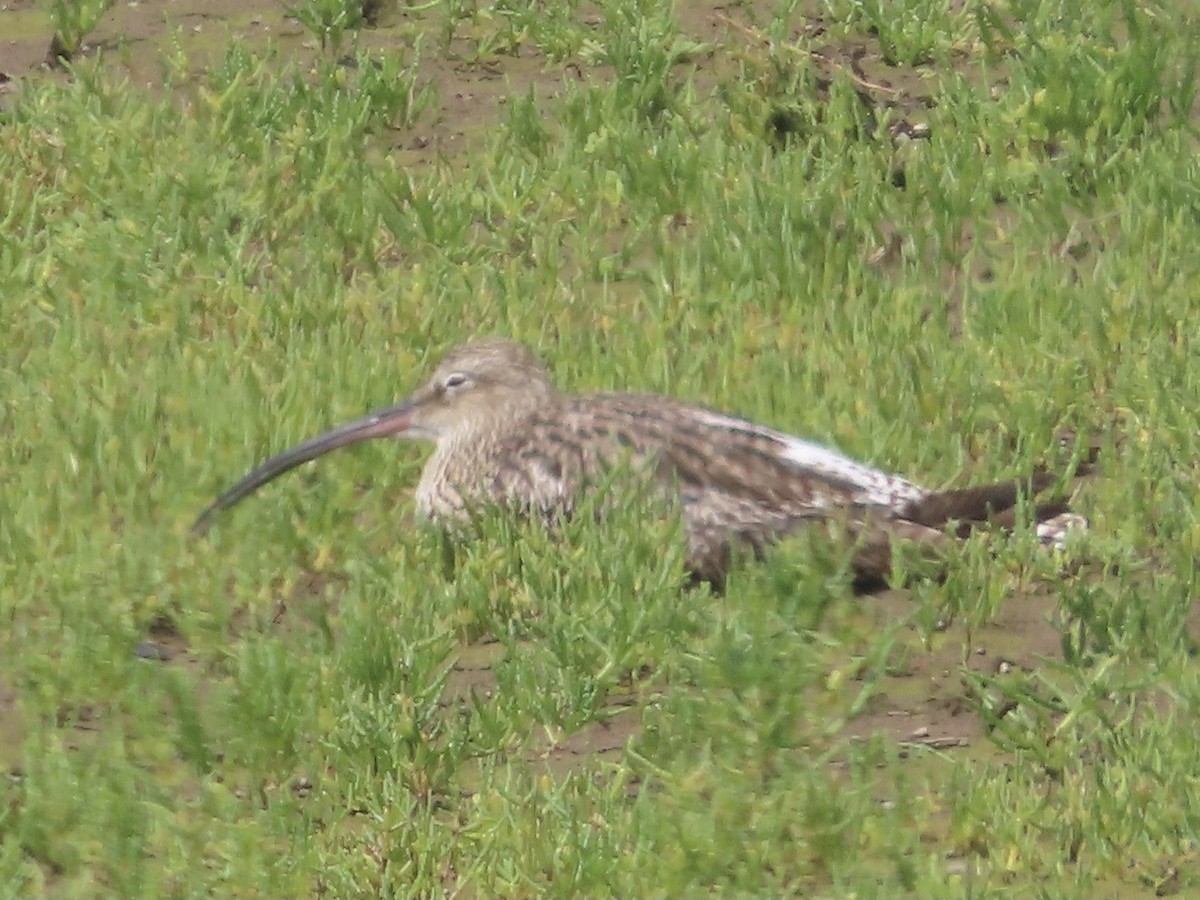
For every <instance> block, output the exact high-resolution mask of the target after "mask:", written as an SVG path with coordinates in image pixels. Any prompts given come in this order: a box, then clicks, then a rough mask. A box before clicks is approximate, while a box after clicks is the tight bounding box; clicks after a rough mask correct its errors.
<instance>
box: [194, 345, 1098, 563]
mask: <svg viewBox="0 0 1200 900" xmlns="http://www.w3.org/2000/svg"><path fill="white" fill-rule="evenodd" d="M389 435H395V436H398V437H407V438H417V439H424V440H428V441H432V442H433V443H434V451H433V454H432V456H431V457H430V458H429V461H428V463H427V464H426V466H425V470H424V472H423V474H422V476H421V480H420V483H419V485H418V486H417V495H416V500H417V508H418V510H419V511H420V512H421V513H423V514H424V515H425V516H427V517H428V518H430V519H433V520H435V521H442V522H454V521H459V520H463V519H466V518H468V516H469V514H470V512H471V511H473V510H475V509H477V508H478V507H479V506H480V505H486V504H497V505H500V506H504V507H509V508H516V509H518V510H520V511H521V512H523V513H526V514H532V515H544V516H551V517H552V516H555V515H561V514H569V513H570V512H571V510H572V509H573V508H574V506H575V504H576V503H577V501H578V500H579V499H580V498H581V497H582V496H583V494H584V492H586V491H588V490H589V489H590V488H593V487H596V486H597V485H600V484H607V485H608V486H609V487H608V489H610V490H611V489H618V490H619V489H621V486H622V485H624V484H627V483H628V482H629V481H631V480H637V481H639V482H640V483H641V484H644V485H646V486H648V487H649V488H650V490H651V491H652V492H654V494H655V496H657V497H658V498H660V499H661V500H662V502H663V503H664V505H665V506H666V507H668V508H670V509H674V510H678V511H679V513H681V514H682V516H683V520H684V525H685V530H686V533H687V540H688V565H689V568H690V569H691V570H692V572H693V573H694V574H695V575H696V576H697V577H699V578H702V579H706V580H709V581H713V582H715V583H718V584H719V583H721V582H722V581H723V579H724V575H725V571H726V568H727V566H728V563H729V560H730V558H731V555H732V551H733V550H734V549H735V548H739V547H740V548H745V549H748V550H749V551H751V552H752V553H754V554H756V555H757V554H761V553H762V552H763V551H764V550H765V549H766V548H767V547H768V546H770V545H771V544H772V543H773V542H775V541H776V540H778V539H779V538H781V537H784V536H786V535H788V534H790V533H793V532H795V531H796V530H797V529H798V528H799V527H801V526H802V525H804V524H805V523H811V522H814V521H821V522H828V521H833V522H835V523H837V524H838V525H839V527H842V528H844V529H846V530H847V531H848V532H849V533H850V534H852V535H853V536H855V537H856V538H857V539H858V541H859V545H858V546H859V551H858V554H857V555H856V557H855V568H856V570H857V572H858V574H859V575H860V576H861V577H863V578H867V579H877V578H881V577H884V576H885V575H886V573H887V571H888V567H889V566H890V559H891V553H890V546H891V541H892V539H893V538H894V537H897V536H898V537H902V538H904V539H908V540H916V541H920V542H924V543H931V544H936V543H940V542H943V541H945V540H948V539H950V538H949V537H948V534H949V532H950V531H952V530H953V529H951V528H948V526H949V525H951V523H955V528H956V529H957V531H958V533H960V534H964V533H966V531H968V530H969V529H970V527H971V526H972V525H973V524H977V523H980V522H985V521H989V522H997V523H999V524H1002V525H1009V526H1011V524H1012V520H1013V516H1014V510H1015V507H1016V504H1017V502H1018V499H1019V497H1020V496H1022V495H1025V496H1032V495H1034V494H1037V493H1038V492H1039V491H1041V490H1043V489H1044V488H1046V487H1048V486H1049V485H1051V484H1053V483H1054V482H1055V481H1056V479H1055V478H1054V477H1053V476H1050V475H1046V474H1039V475H1035V476H1033V477H1032V478H1029V479H1022V480H1016V481H1008V482H1003V483H1000V484H996V485H986V486H983V487H977V488H968V489H965V490H960V491H930V490H926V489H925V488H922V487H919V486H918V485H916V484H913V483H912V482H909V481H906V480H905V479H903V478H900V477H898V476H895V475H890V474H888V473H886V472H882V471H879V470H877V469H873V468H871V467H869V466H865V465H863V464H861V463H858V462H855V461H854V460H852V459H850V458H848V457H845V456H843V455H841V454H839V453H837V452H835V451H832V450H830V449H828V448H826V447H822V446H820V445H818V444H813V443H809V442H807V441H804V440H801V439H799V438H796V437H792V436H791V435H787V434H784V433H782V432H778V431H774V430H772V429H769V428H764V427H762V426H759V425H755V424H753V423H751V422H748V421H746V420H743V419H738V418H735V417H731V416H727V415H724V414H721V413H718V412H715V411H713V410H710V409H706V408H704V407H701V406H695V405H692V404H688V403H683V402H680V401H678V400H673V399H671V398H668V397H661V396H655V395H649V394H618V393H610V394H588V395H573V394H566V393H562V392H560V391H558V390H557V389H556V388H555V387H554V385H553V384H552V382H551V381H550V378H549V375H548V373H547V372H546V370H545V368H544V367H543V365H542V364H541V362H540V361H539V360H538V359H537V358H536V357H534V356H533V354H532V353H530V351H529V350H528V349H527V348H525V347H524V346H522V345H521V344H518V343H515V342H513V341H508V340H484V341H478V342H475V343H471V344H466V345H464V346H462V347H459V348H457V349H456V350H453V351H452V352H451V353H449V354H448V355H447V356H446V357H445V359H443V361H442V362H441V364H440V365H439V366H438V368H437V370H436V371H435V372H434V374H433V377H432V378H431V379H430V380H429V382H428V383H427V384H426V385H425V386H424V387H421V388H420V389H418V390H417V391H416V392H415V393H414V394H413V395H412V396H411V397H410V398H409V399H408V400H406V401H404V402H403V403H401V404H399V405H398V406H395V407H392V408H391V409H387V410H383V411H381V412H378V413H375V414H374V415H371V416H367V417H366V418H364V419H360V420H359V421H357V422H353V423H351V424H349V425H345V426H342V427H341V428H337V429H334V430H333V431H330V432H328V433H326V434H323V435H321V436H320V437H317V438H314V439H312V440H310V441H307V442H305V443H303V444H301V445H299V446H297V447H295V448H293V449H292V450H288V451H286V452H284V453H282V454H280V455H279V456H276V457H273V458H272V459H270V460H268V461H267V462H265V463H263V464H262V465H261V466H259V467H258V468H257V469H255V470H253V471H252V472H250V473H249V474H248V475H247V476H246V477H245V478H244V479H242V480H241V481H240V482H238V483H237V484H235V485H234V486H233V487H231V488H230V489H229V490H228V491H226V492H225V493H224V494H222V495H221V496H220V497H219V498H217V500H216V501H215V502H214V503H213V504H212V505H211V506H210V507H209V508H208V509H206V510H205V511H204V513H203V514H202V515H201V516H200V518H199V519H197V521H196V524H195V526H194V529H195V530H196V531H197V532H202V531H204V530H205V529H206V528H207V527H208V525H209V524H210V522H211V520H212V517H213V516H214V515H215V514H216V513H217V512H219V511H221V510H223V509H226V508H228V507H230V506H232V505H233V504H235V503H237V502H238V501H239V500H241V499H242V498H243V497H245V496H247V495H248V494H250V493H253V492H254V491H255V490H257V489H258V488H259V487H261V486H262V485H264V484H266V483H267V482H268V481H270V480H272V479H273V478H275V477H276V476H278V475H280V474H282V473H283V472H286V471H288V470H289V469H292V468H294V467H295V466H297V465H300V464H301V463H303V462H307V461H308V460H311V459H315V458H317V457H318V456H320V455H322V454H324V453H326V452H328V451H329V450H332V449H334V448H336V447H341V446H345V445H347V444H351V443H355V442H357V441H361V440H366V439H369V438H374V437H383V436H389ZM613 473H617V474H619V475H621V476H622V477H621V478H618V479H616V480H615V482H614V480H613V479H612V478H611V477H610V476H611V475H612V474H613ZM1037 513H1038V521H1039V525H1038V533H1039V535H1040V536H1041V537H1042V539H1043V540H1045V541H1046V542H1048V543H1051V542H1054V543H1057V542H1060V541H1061V540H1062V539H1063V537H1064V536H1065V533H1066V531H1067V530H1068V529H1069V528H1072V527H1077V526H1079V525H1082V524H1083V522H1082V520H1081V519H1079V517H1076V516H1072V515H1070V514H1067V513H1066V512H1065V507H1064V506H1063V505H1062V504H1054V505H1048V506H1043V507H1040V508H1038V510H1037Z"/></svg>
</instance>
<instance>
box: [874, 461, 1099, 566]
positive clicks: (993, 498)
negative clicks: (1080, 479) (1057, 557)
mask: <svg viewBox="0 0 1200 900" xmlns="http://www.w3.org/2000/svg"><path fill="white" fill-rule="evenodd" d="M1090 468H1091V467H1090V465H1087V464H1084V465H1080V466H1079V467H1077V468H1076V470H1075V471H1074V472H1073V473H1072V476H1071V477H1062V476H1059V475H1056V474H1055V473H1053V472H1045V471H1039V472H1035V473H1034V474H1032V475H1030V476H1028V477H1025V478H1011V479H1008V480H1006V481H999V482H996V483H994V484H984V485H976V486H974V487H968V488H959V489H957V490H947V491H931V492H930V493H928V494H926V495H925V496H923V497H921V498H919V499H916V500H912V501H909V502H908V503H907V504H906V505H905V506H904V507H902V508H901V509H900V510H899V511H898V513H897V517H896V519H894V520H892V521H890V522H887V523H876V525H877V527H875V528H873V529H870V530H868V531H866V532H864V533H860V534H859V540H860V543H859V547H858V550H857V551H856V555H855V557H854V569H855V571H856V574H857V576H858V578H859V579H860V580H861V581H862V582H863V583H864V584H868V585H869V584H874V583H879V582H881V581H882V580H884V579H886V577H887V573H888V571H889V569H890V562H891V551H892V543H893V541H894V540H896V539H897V538H900V539H903V540H906V541H910V542H916V543H920V544H923V545H926V546H927V547H929V548H931V549H932V548H935V547H938V546H944V544H945V542H946V541H947V539H948V535H957V536H958V537H959V538H965V537H967V535H969V534H970V533H971V532H972V531H973V530H975V529H976V528H980V527H991V528H999V529H1001V530H1006V531H1009V530H1012V529H1013V528H1015V527H1016V525H1017V510H1018V508H1019V506H1020V505H1021V503H1022V501H1023V500H1024V501H1026V502H1029V503H1031V504H1032V513H1033V521H1034V526H1035V528H1036V531H1037V536H1038V538H1039V539H1040V540H1041V541H1042V543H1044V544H1047V545H1049V546H1052V547H1057V548H1061V547H1062V546H1063V545H1064V544H1065V543H1066V540H1067V536H1068V535H1069V534H1071V533H1072V532H1076V531H1082V530H1086V529H1087V527H1088V521H1087V519H1086V518H1084V517H1083V516H1081V515H1078V514H1077V513H1073V512H1071V509H1070V504H1069V502H1068V499H1067V497H1066V496H1065V494H1064V493H1063V490H1062V489H1065V488H1069V486H1070V484H1071V483H1072V481H1073V476H1075V475H1084V474H1087V473H1088V471H1090ZM1051 488H1056V490H1055V491H1053V492H1050V489H1051ZM1044 493H1049V496H1047V497H1046V498H1039V495H1042V494H1044ZM949 539H950V540H952V539H953V538H949Z"/></svg>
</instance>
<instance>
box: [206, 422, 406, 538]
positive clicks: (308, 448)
mask: <svg viewBox="0 0 1200 900" xmlns="http://www.w3.org/2000/svg"><path fill="white" fill-rule="evenodd" d="M414 406H415V403H414V402H413V401H412V400H406V401H404V402H403V403H400V404H398V405H396V406H393V407H391V408H389V409H382V410H380V411H379V412H375V413H372V414H371V415H369V416H366V417H364V418H362V419H358V420H357V421H354V422H350V423H349V424H347V425H342V426H341V427H339V428H334V429H333V430H332V431H327V432H325V433H324V434H321V435H318V436H317V437H315V438H312V439H311V440H307V441H305V442H304V443H303V444H299V445H297V446H295V447H292V448H291V449H290V450H285V451H284V452H283V453H280V454H279V455H278V456H272V457H271V458H270V459H268V460H267V461H266V462H265V463H263V464H262V465H260V466H258V467H257V468H255V469H253V470H252V471H251V472H250V473H249V474H247V475H246V477H245V478H243V479H242V480H241V481H239V482H238V483H237V484H235V485H233V487H231V488H229V490H227V491H225V493H223V494H222V495H221V496H220V497H218V498H217V499H216V500H214V501H213V502H212V503H211V504H210V505H209V507H208V509H206V510H204V512H202V513H200V516H199V517H198V518H197V519H196V521H195V523H194V524H193V525H192V533H193V534H204V532H206V531H207V530H208V527H209V526H210V525H211V524H212V521H213V519H214V518H215V517H216V515H217V513H219V512H221V511H222V510H226V509H229V507H231V506H233V505H234V504H235V503H237V502H238V501H240V500H241V499H242V498H244V497H248V496H249V495H250V494H253V493H254V492H255V491H257V490H258V489H259V488H260V487H262V486H263V485H264V484H266V483H267V482H268V481H273V480H274V479H276V478H278V477H279V476H280V475H282V474H283V473H284V472H288V471H291V470H292V469H294V468H296V466H299V465H302V464H304V463H306V462H309V461H310V460H314V459H316V458H317V457H319V456H324V455H325V454H326V453H328V452H329V451H330V450H336V449H337V448H338V447H345V446H347V445H349V444H357V443H358V442H360V441H366V440H370V439H371V438H378V437H388V436H391V435H398V434H403V433H404V432H405V431H407V430H408V429H409V427H410V425H411V424H412V410H413V407H414Z"/></svg>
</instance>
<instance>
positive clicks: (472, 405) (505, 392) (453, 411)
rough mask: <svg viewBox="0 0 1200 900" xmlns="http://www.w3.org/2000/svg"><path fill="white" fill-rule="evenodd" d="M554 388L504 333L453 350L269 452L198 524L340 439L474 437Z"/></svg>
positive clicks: (201, 527)
mask: <svg viewBox="0 0 1200 900" xmlns="http://www.w3.org/2000/svg"><path fill="white" fill-rule="evenodd" d="M553 394H554V387H553V386H552V385H551V383H550V378H549V375H548V374H547V372H546V368H545V366H543V365H542V363H541V362H540V361H539V360H538V359H537V357H535V356H534V355H533V353H531V352H530V351H529V349H528V348H526V347H525V346H524V345H522V344H518V343H517V342H516V341H510V340H504V339H500V338H493V339H488V340H482V341H475V342H473V343H469V344H464V345H462V346H461V347H457V348H456V349H454V350H452V351H451V352H450V353H448V354H447V355H446V356H445V358H444V359H443V360H442V362H441V363H440V364H439V365H438V367H437V369H436V370H435V371H434V373H433V376H432V377H431V378H430V379H429V381H428V382H426V383H425V384H424V385H423V386H422V387H420V388H418V389H417V390H416V391H414V392H413V393H412V395H410V396H409V397H408V399H406V400H404V401H402V402H401V403H398V404H396V405H395V406H392V407H389V408H387V409H383V410H380V411H378V412H375V413H372V414H371V415H369V416H365V417H364V418H361V419H358V420H356V421H354V422H350V423H349V424H347V425H342V426H341V427H339V428H335V429H333V430H332V431H327V432H325V433H324V434H321V435H318V436H317V437H315V438H312V439H310V440H307V441H305V442H304V443H302V444H299V445H297V446H295V447H293V448H292V449H290V450H285V451H284V452H283V453H280V454H279V455H278V456H274V457H272V458H271V459H268V460H267V461H266V462H264V463H263V464H262V465H260V466H258V467H257V468H256V469H254V470H253V471H251V472H250V473H249V474H247V475H246V477H245V478H243V479H242V480H241V481H239V482H238V483H237V484H235V485H233V486H232V487H231V488H229V489H228V490H227V491H225V493H223V494H222V495H221V496H220V497H218V498H217V499H216V500H214V501H213V503H212V504H211V505H210V506H209V507H208V509H206V510H205V511H204V512H203V513H201V515H200V517H199V518H198V519H197V520H196V522H195V524H194V525H193V526H192V530H193V531H194V532H197V533H203V532H204V531H206V530H207V529H208V526H209V524H211V521H212V518H213V517H214V516H215V515H216V514H217V513H219V512H220V511H221V510H224V509H228V508H229V507H231V506H233V505H234V504H235V503H237V502H238V501H239V500H241V499H243V498H244V497H247V496H249V495H250V494H252V493H254V492H255V491H256V490H258V489H259V488H260V487H262V486H263V485H264V484H266V483H267V482H269V481H272V480H274V479H275V478H277V477H279V476H280V475H282V474H283V473H284V472H287V471H289V470H291V469H294V468H295V467H296V466H298V465H301V464H302V463H306V462H308V461H310V460H313V459H316V458H317V457H319V456H323V455H324V454H326V453H328V452H329V451H331V450H336V449H337V448H338V447H345V446H348V445H350V444H357V443H359V442H360V441H365V440H370V439H371V438H378V437H400V438H413V439H418V440H428V441H434V442H436V443H442V442H444V441H452V440H453V441H462V440H469V439H470V438H471V436H472V435H474V434H479V435H481V436H482V435H485V434H487V433H489V432H494V431H495V430H496V429H498V428H500V427H503V426H504V425H505V424H506V423H511V422H512V421H514V420H516V419H517V418H519V417H520V416H521V415H522V414H523V413H524V412H526V411H528V410H530V409H534V408H536V407H537V406H538V405H539V404H541V403H544V402H545V401H546V400H547V399H549V398H550V397H551V396H552V395H553Z"/></svg>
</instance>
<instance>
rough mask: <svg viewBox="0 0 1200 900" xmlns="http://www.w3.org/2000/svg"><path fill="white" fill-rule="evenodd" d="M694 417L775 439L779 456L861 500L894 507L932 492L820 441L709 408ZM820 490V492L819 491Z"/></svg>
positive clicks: (714, 425)
mask: <svg viewBox="0 0 1200 900" xmlns="http://www.w3.org/2000/svg"><path fill="white" fill-rule="evenodd" d="M695 417H696V420H697V421H699V422H702V423H703V424H705V425H709V426H712V427H714V428H725V429H728V430H729V431H737V432H741V433H743V434H753V435H756V436H758V437H764V438H767V439H769V440H771V441H774V442H775V443H777V444H779V445H780V451H781V452H780V455H781V456H782V457H783V458H784V459H786V460H787V461H788V462H790V463H793V464H794V465H795V466H796V467H797V468H800V469H803V470H805V471H806V472H811V473H813V474H814V475H816V476H818V477H821V478H828V479H829V480H830V481H834V482H838V483H840V484H848V485H852V486H853V487H855V488H856V489H857V490H858V495H857V496H856V497H855V501H856V502H858V503H864V504H870V505H872V506H887V507H893V508H895V507H898V506H900V505H901V504H904V503H909V502H911V501H914V500H919V499H921V498H922V497H925V496H927V495H928V494H929V491H927V490H926V489H925V488H923V487H920V486H919V485H916V484H913V483H912V482H911V481H907V480H905V479H903V478H901V477H900V476H898V475H891V474H889V473H887V472H883V471H881V470H879V469H875V468H872V467H871V466H868V465H864V464H863V463H860V462H858V461H857V460H854V459H851V458H850V457H848V456H845V455H843V454H841V453H838V452H837V451H836V450H831V449H830V448H828V447H825V446H822V445H821V444H815V443H813V442H811V441H806V440H803V439H801V438H798V437H793V436H792V435H790V434H784V433H783V432H781V431H774V430H773V429H770V428H763V427H762V426H761V425H755V424H754V423H753V422H747V421H746V420H744V419H735V418H733V417H731V416H723V415H721V414H720V413H714V412H710V411H708V410H697V411H696V412H695ZM817 493H818V495H819V493H820V492H819V491H818V492H817Z"/></svg>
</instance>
